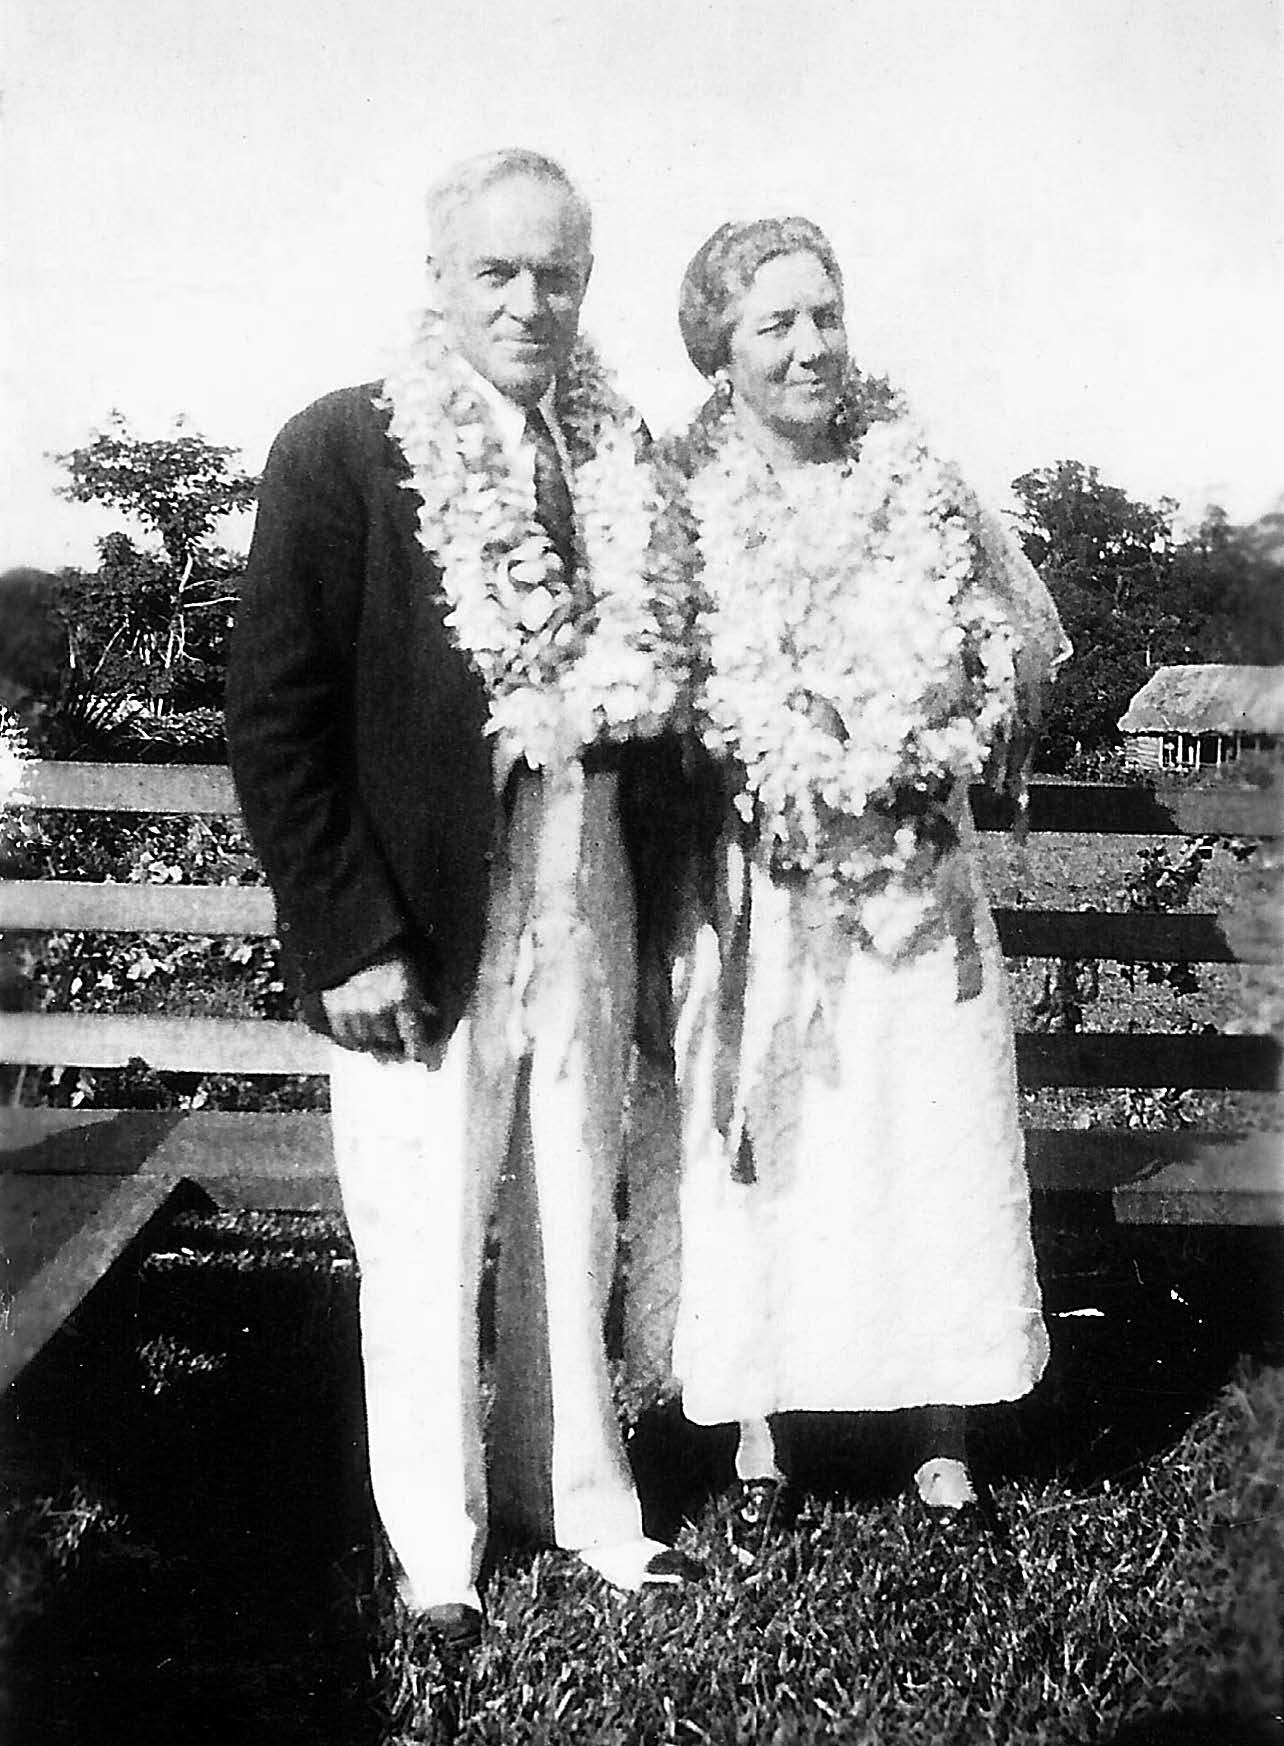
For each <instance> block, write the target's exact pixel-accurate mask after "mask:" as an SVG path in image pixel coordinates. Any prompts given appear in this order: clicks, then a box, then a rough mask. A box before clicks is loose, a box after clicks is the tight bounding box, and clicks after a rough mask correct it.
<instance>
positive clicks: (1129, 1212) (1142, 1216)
mask: <svg viewBox="0 0 1284 1746" xmlns="http://www.w3.org/2000/svg"><path fill="white" fill-rule="evenodd" d="M1026 1162H1027V1165H1028V1168H1029V1171H1030V1181H1031V1185H1032V1187H1034V1188H1035V1189H1036V1190H1041V1191H1044V1192H1048V1193H1061V1192H1076V1193H1089V1194H1102V1193H1109V1194H1110V1195H1111V1196H1112V1199H1113V1202H1114V1211H1115V1218H1116V1219H1117V1220H1118V1221H1119V1222H1120V1223H1121V1224H1198V1225H1209V1224H1217V1225H1265V1224H1284V1134H1278V1133H1255V1134H1249V1135H1247V1136H1246V1137H1244V1138H1240V1139H1228V1138H1226V1137H1225V1136H1223V1135H1218V1134H1205V1133H1199V1132H1196V1131H1183V1132H1178V1133H1168V1132H1159V1133H1149V1132H1146V1131H1144V1130H1139V1129H1135V1128H1121V1129H1115V1128H1098V1129H1096V1130H1092V1131H1088V1132H1077V1131H1075V1132H1072V1131H1069V1130H1060V1129H1046V1128H1045V1129H1032V1130H1031V1131H1029V1132H1028V1133H1027V1134H1026Z"/></svg>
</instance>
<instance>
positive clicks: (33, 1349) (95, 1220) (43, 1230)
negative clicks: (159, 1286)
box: [0, 1176, 212, 1387]
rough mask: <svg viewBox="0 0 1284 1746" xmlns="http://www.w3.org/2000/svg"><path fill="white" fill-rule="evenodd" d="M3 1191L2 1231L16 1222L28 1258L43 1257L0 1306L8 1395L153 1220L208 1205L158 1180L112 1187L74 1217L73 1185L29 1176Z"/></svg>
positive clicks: (1, 1373) (1, 1370)
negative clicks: (84, 1212) (11, 1385)
mask: <svg viewBox="0 0 1284 1746" xmlns="http://www.w3.org/2000/svg"><path fill="white" fill-rule="evenodd" d="M5 1186H6V1191H7V1192H6V1200H7V1201H8V1203H9V1204H7V1205H6V1207H5V1213H6V1229H11V1228H14V1222H15V1221H18V1223H17V1230H18V1235H19V1240H20V1244H21V1246H22V1248H23V1250H24V1253H25V1254H26V1255H28V1257H30V1256H31V1255H38V1254H39V1253H40V1251H41V1250H42V1248H44V1249H46V1250H49V1251H50V1252H49V1253H48V1258H47V1259H45V1260H44V1261H43V1264H40V1265H37V1266H35V1268H34V1271H33V1272H31V1274H30V1276H29V1277H27V1278H26V1279H25V1280H23V1281H22V1282H20V1283H19V1284H18V1288H17V1290H16V1291H15V1293H14V1295H13V1297H12V1298H11V1299H10V1300H9V1302H8V1304H7V1308H6V1313H5V1331H4V1338H3V1340H0V1387H8V1385H9V1383H10V1382H12V1381H13V1379H14V1378H15V1377H16V1376H17V1375H18V1374H19V1372H20V1371H22V1370H23V1369H24V1368H25V1367H26V1366H27V1365H28V1364H29V1363H30V1362H31V1360H32V1359H33V1358H34V1357H35V1356H36V1354H37V1353H38V1352H39V1351H40V1350H41V1349H42V1347H44V1346H45V1345H47V1344H48V1342H49V1341H50V1340H51V1339H52V1338H53V1336H54V1335H55V1334H56V1333H57V1332H58V1330H59V1328H61V1327H62V1325H63V1323H64V1322H65V1321H66V1320H67V1318H68V1317H69V1316H70V1315H72V1314H73V1312H74V1311H75V1310H77V1309H78V1308H79V1307H80V1305H81V1304H82V1303H83V1302H84V1301H85V1299H86V1298H87V1297H88V1296H89V1293H90V1292H91V1291H92V1290H93V1289H94V1287H95V1286H96V1285H97V1284H98V1283H99V1281H100V1280H101V1279H102V1278H103V1277H104V1276H105V1275H106V1274H107V1273H108V1272H109V1270H110V1269H111V1268H112V1267H113V1266H114V1265H115V1264H116V1263H117V1262H118V1261H120V1260H121V1259H122V1258H123V1257H124V1256H125V1255H126V1254H127V1252H129V1251H131V1250H133V1251H135V1252H136V1251H137V1249H138V1248H139V1247H140V1246H141V1244H142V1242H143V1241H145V1240H146V1234H147V1233H148V1231H149V1229H150V1228H152V1227H153V1226H154V1225H155V1223H156V1222H157V1221H158V1219H161V1218H162V1217H163V1216H164V1215H166V1214H167V1213H169V1212H173V1211H178V1210H180V1209H184V1210H185V1209H186V1208H188V1207H191V1206H202V1207H208V1206H210V1205H211V1204H212V1203H211V1201H210V1199H209V1196H208V1195H206V1194H204V1193H203V1192H202V1191H201V1190H200V1189H199V1188H197V1187H196V1186H195V1185H194V1184H192V1183H189V1182H182V1181H177V1182H176V1181H175V1180H174V1179H173V1178H172V1177H166V1176H144V1177H131V1178H129V1179H127V1180H126V1181H123V1182H114V1183H113V1184H112V1185H111V1191H110V1193H109V1194H107V1195H106V1196H104V1197H103V1198H102V1199H101V1200H100V1202H99V1203H98V1204H97V1205H95V1206H94V1207H93V1208H92V1210H90V1211H89V1212H88V1213H87V1216H83V1217H81V1216H79V1210H78V1209H77V1208H76V1207H75V1206H74V1205H73V1199H74V1191H75V1190H76V1189H78V1188H79V1187H80V1186H81V1185H80V1184H78V1183H76V1182H75V1181H74V1180H73V1181H71V1182H69V1181H68V1179H66V1178H63V1177H53V1178H50V1179H42V1178H41V1177H39V1176H30V1177H27V1178H25V1179H22V1180H20V1181H18V1182H16V1183H14V1182H11V1183H7V1184H6V1185H5ZM15 1190H16V1191H17V1192H16V1196H15ZM17 1201H21V1203H22V1204H21V1205H19V1204H16V1202H17Z"/></svg>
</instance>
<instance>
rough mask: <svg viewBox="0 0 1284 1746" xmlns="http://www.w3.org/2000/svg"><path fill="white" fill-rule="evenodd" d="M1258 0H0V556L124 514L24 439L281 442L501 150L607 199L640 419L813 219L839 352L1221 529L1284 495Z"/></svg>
mask: <svg viewBox="0 0 1284 1746" xmlns="http://www.w3.org/2000/svg"><path fill="white" fill-rule="evenodd" d="M1280 26H1281V19H1280V13H1279V9H1278V7H1277V5H1276V3H1275V0H966V3H965V0H739V3H738V4H737V3H736V0H8V30H7V35H8V42H7V46H6V49H5V53H4V67H5V82H6V89H5V96H4V136H3V147H4V159H3V166H4V167H3V174H4V182H5V186H4V189H3V195H4V212H5V221H4V223H5V236H6V241H7V244H8V251H7V259H6V262H5V294H6V300H7V302H8V305H9V308H8V316H9V319H8V322H7V323H6V327H7V335H8V341H9V350H8V352H7V354H6V356H5V357H4V360H3V367H4V378H5V380H4V388H5V394H4V399H5V403H6V406H7V409H8V418H7V419H6V421H5V428H4V430H3V447H2V448H0V566H7V565H10V564H16V563H37V564H46V565H57V564H60V563H67V562H89V561H91V560H92V556H93V539H94V536H95V534H96V533H98V532H101V531H103V530H104V527H105V526H106V525H110V523H105V522H103V521H100V520H99V519H98V518H97V517H96V515H95V512H94V511H93V510H91V509H87V508H84V507H80V506H73V505H66V504H63V503H61V502H60V501H59V500H58V499H57V498H55V497H54V496H53V495H52V486H53V484H54V483H56V481H57V479H58V477H59V475H58V474H57V472H56V471H55V469H53V468H52V467H51V466H50V465H49V464H48V463H47V462H46V461H44V460H43V459H42V456H43V455H44V453H45V452H46V451H50V450H54V451H56V450H65V449H68V448H70V447H72V446H74V445H76V444H78V443H80V442H82V441H84V440H85V439H86V438H87V436H88V434H89V432H90V431H91V430H92V428H94V426H95V425H97V424H100V423H101V422H102V420H103V419H104V418H105V417H106V415H107V413H108V411H109V410H110V409H111V408H112V407H113V406H117V407H120V408H121V410H122V411H124V412H125V414H126V415H127V416H128V417H129V418H130V419H131V421H133V422H134V423H135V425H136V426H137V428H138V429H139V430H140V432H142V433H143V434H145V435H159V434H163V433H164V432H165V431H166V430H167V429H168V428H169V427H170V424H171V421H172V419H173V417H174V415H175V414H178V413H185V414H187V415H188V417H189V419H190V420H191V422H192V424H193V425H194V426H195V427H196V428H197V429H199V430H200V431H201V432H202V433H203V434H205V435H206V436H208V437H209V438H211V439H212V440H214V441H217V442H222V443H229V444H233V445H236V446H237V447H239V448H241V449H243V451H244V454H245V459H246V462H247V464H248V465H250V466H252V467H254V468H257V467H258V466H260V465H261V463H262V459H263V455H264V452H265V450H266V447H267V444H268V442H269V440H270V438H271V436H272V434H273V432H274V431H275V429H276V428H277V427H278V426H279V425H280V424H281V422H282V421H283V420H284V419H285V418H286V417H287V416H289V414H290V413H291V412H293V411H295V410H296V409H297V408H298V407H299V406H300V405H302V404H304V403H305V402H306V401H308V400H309V399H311V398H312V397H314V396H315V395H317V394H319V393H323V392H325V391H326V390H327V389H329V388H333V387H337V386H339V385H341V384H342V383H345V382H351V381H359V380H362V379H364V378H367V377H370V376H374V375H377V374H378V373H379V371H380V368H381V363H382V360H383V359H384V358H385V357H386V355H387V350H388V348H389V346H390V345H391V344H392V343H394V342H395V340H396V338H397V337H398V335H399V334H400V332H401V330H402V325H403V320H404V312H405V311H406V310H407V309H408V308H409V307H411V306H412V305H413V303H414V301H415V299H416V296H417V294H418V274H419V259H420V257H421V255H422V251H423V243H424V235H423V223H422V193H423V189H424V187H425V186H426V185H427V183H428V182H430V181H431V180H433V179H435V177H436V176H437V175H438V174H439V173H440V172H441V171H442V170H443V169H444V168H445V167H447V166H448V165H449V163H451V162H452V161H453V160H454V159H456V158H458V157H461V156H464V155H467V154H469V153H471V152H474V151H480V150H484V149H488V148H490V147H493V146H497V145H504V144H524V145H531V146H534V147H537V148H540V149H543V150H546V151H549V152H551V153H552V154H553V155H554V156H556V157H559V158H560V159H561V160H562V161H563V162H564V163H565V164H566V165H567V167H568V169H569V170H570V171H571V173H572V175H573V176H574V177H575V178H576V179H577V180H578V181H579V182H580V183H581V185H582V186H583V188H584V190H585V192H586V193H587V194H588V196H589V198H590V200H591V201H592V204H593V206H594V210H595V214H596V223H597V238H596V240H597V257H598V266H597V271H596V273H595V278H594V283H593V286H592V288H591V290H590V294H589V301H588V304H587V306H586V313H585V323H586V326H587V327H588V328H589V330H590V331H591V332H592V333H593V334H594V335H595V337H597V338H598V340H599V341H600V343H601V344H602V347H603V349H604V351H606V353H607V355H608V358H609V360H610V361H611V362H613V363H614V364H615V365H616V367H617V369H618V371H619V374H620V376H621V378H622V385H623V386H624V387H625V388H626V389H627V390H628V391H629V392H630V393H631V395H632V397H633V398H634V399H635V400H636V401H637V402H638V403H639V405H640V406H641V407H642V410H643V411H644V412H645V414H646V415H647V417H648V419H649V420H650V422H651V423H652V425H653V427H654V428H657V429H663V428H666V427H667V426H668V425H670V424H671V423H673V422H675V421H676V420H677V419H678V418H679V417H682V416H685V415H686V413H687V412H688V411H689V410H690V409H691V408H692V407H693V406H694V404H695V403H696V402H697V400H698V398H699V396H700V391H701V384H700V382H699V379H698V378H697V377H696V375H695V373H694V372H693V371H692V369H691V367H690V365H689V364H688V363H687V360H686V357H685V353H684V352H683V351H682V348H681V344H680V341H679V339H678V335H677V326H676V320H675V316H674V309H675V303H676V292H677V285H678V281H679V279H680V276H681V273H682V270H683V267H684V265H685V263H686V261H687V260H688V258H689V257H690V255H691V254H692V253H693V251H694V250H695V248H696V247H697V246H698V245H699V243H700V242H701V241H702V240H703V239H704V237H705V236H706V235H707V234H708V232H709V231H710V230H711V229H712V228H713V227H714V226H715V225H716V224H718V223H720V222H721V221H722V220H723V219H725V218H728V217H732V216H742V217H750V216H755V215H758V214H760V213H765V212H782V211H799V212H804V213H806V214H808V215H809V216H811V217H814V218H815V219H817V220H818V221H819V222H820V223H821V224H822V225H824V226H825V228H826V229H827V230H828V231H829V232H830V234H831V236H832V237H833V240H834V242H835V245H836V247H837V250H838V254H839V257H840V259H841V260H842V261H843V263H844V267H845V270H846V275H847V279H848V326H849V332H850V335H851V341H852V348H853V351H854V353H855V354H856V356H857V358H858V359H859V360H860V361H861V362H862V363H865V364H867V365H869V366H870V367H872V368H876V369H880V370H884V371H887V372H888V373H890V374H891V375H892V376H893V377H894V378H895V379H896V380H898V381H899V382H900V383H901V385H902V386H903V387H905V388H906V389H907V390H908V391H909V393H910V395H911V397H912V398H913V399H914V400H915V402H916V403H917V405H918V408H919V410H920V411H921V412H922V413H923V414H924V415H925V416H926V417H927V419H928V420H929V422H930V423H931V424H932V426H933V427H934V429H935V431H936V433H937V436H938V440H939V441H940V442H941V443H942V445H943V446H944V447H945V448H946V449H947V450H948V451H949V452H951V453H953V454H955V455H956V456H957V457H958V458H959V459H960V460H961V461H962V462H963V464H964V466H965V467H966V469H967V470H968V471H969V472H970V473H971V475H972V477H973V478H974V480H975V482H976V483H977V484H978V485H979V486H980V487H981V488H982V489H984V490H987V491H989V492H991V493H998V492H1001V491H1002V488H1003V487H1004V485H1005V484H1006V482H1007V481H1008V480H1010V479H1011V478H1012V477H1013V476H1014V475H1015V474H1017V473H1020V472H1023V471H1025V470H1027V469H1028V468H1031V467H1035V466H1044V465H1049V464H1051V463H1052V462H1054V461H1056V460H1058V459H1061V458H1064V457H1073V458H1075V459H1079V460H1082V461H1085V462H1091V463H1095V464H1096V465H1098V466H1099V467H1100V468H1101V469H1102V472H1103V473H1104V474H1105V475H1106V477H1107V478H1109V479H1110V480H1111V481H1112V482H1114V483H1117V484H1120V485H1123V486H1124V487H1125V488H1126V489H1127V490H1129V491H1130V492H1132V493H1133V494H1134V495H1137V496H1142V497H1149V498H1154V497H1157V496H1158V495H1160V494H1161V493H1168V494H1170V495H1174V496H1178V497H1180V498H1182V499H1184V500H1186V501H1187V502H1189V503H1190V504H1192V506H1197V505H1198V504H1200V503H1202V502H1203V501H1206V500H1207V499H1209V498H1214V499H1217V500H1219V501H1221V502H1223V503H1224V504H1225V506H1226V507H1227V509H1228V510H1229V511H1230V513H1231V514H1232V515H1233V516H1235V517H1237V518H1239V519H1248V518H1250V517H1252V516H1254V515H1256V514H1258V513H1260V512H1261V511H1262V510H1263V509H1264V508H1265V507H1266V506H1267V505H1268V503H1269V502H1270V501H1271V500H1272V499H1274V498H1276V497H1277V496H1278V495H1279V494H1280V492H1281V490H1282V489H1284V437H1282V436H1281V408H1284V343H1282V340H1281V332H1282V330H1284V199H1282V198H1281V193H1282V189H1284V151H1282V143H1281V142H1282V139H1284V132H1282V129H1284V62H1282V60H1281V32H1280Z"/></svg>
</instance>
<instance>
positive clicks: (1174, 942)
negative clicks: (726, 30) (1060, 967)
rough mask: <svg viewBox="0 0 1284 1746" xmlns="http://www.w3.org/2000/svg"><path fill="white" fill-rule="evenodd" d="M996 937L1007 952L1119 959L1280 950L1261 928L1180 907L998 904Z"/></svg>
mask: <svg viewBox="0 0 1284 1746" xmlns="http://www.w3.org/2000/svg"><path fill="white" fill-rule="evenodd" d="M994 920H995V924H996V926H997V927H998V930H999V942H1000V944H1001V945H1002V947H1003V951H1004V953H1005V955H1006V956H1007V957H1009V958H1101V959H1106V960H1109V961H1112V962H1115V963H1123V964H1274V963H1276V962H1278V959H1279V952H1278V949H1277V946H1276V943H1275V941H1274V940H1273V939H1271V938H1268V937H1267V935H1266V933H1265V931H1264V930H1258V931H1256V932H1250V931H1249V930H1247V929H1238V930H1237V929H1235V928H1234V926H1233V925H1232V927H1231V935H1232V936H1233V937H1228V935H1227V930H1226V928H1225V927H1224V926H1223V925H1222V921H1221V918H1220V917H1219V916H1216V915H1209V914H1203V913H1198V912H1196V913H1189V912H1186V911H1179V912H1178V913H1176V914H1168V915H1161V914H1156V915H1151V914H1147V913H1145V912H1140V913H1139V912H1119V913H1116V914H1110V913H1106V912H1103V911H1100V910H1066V909H996V910H995V911H994Z"/></svg>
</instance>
